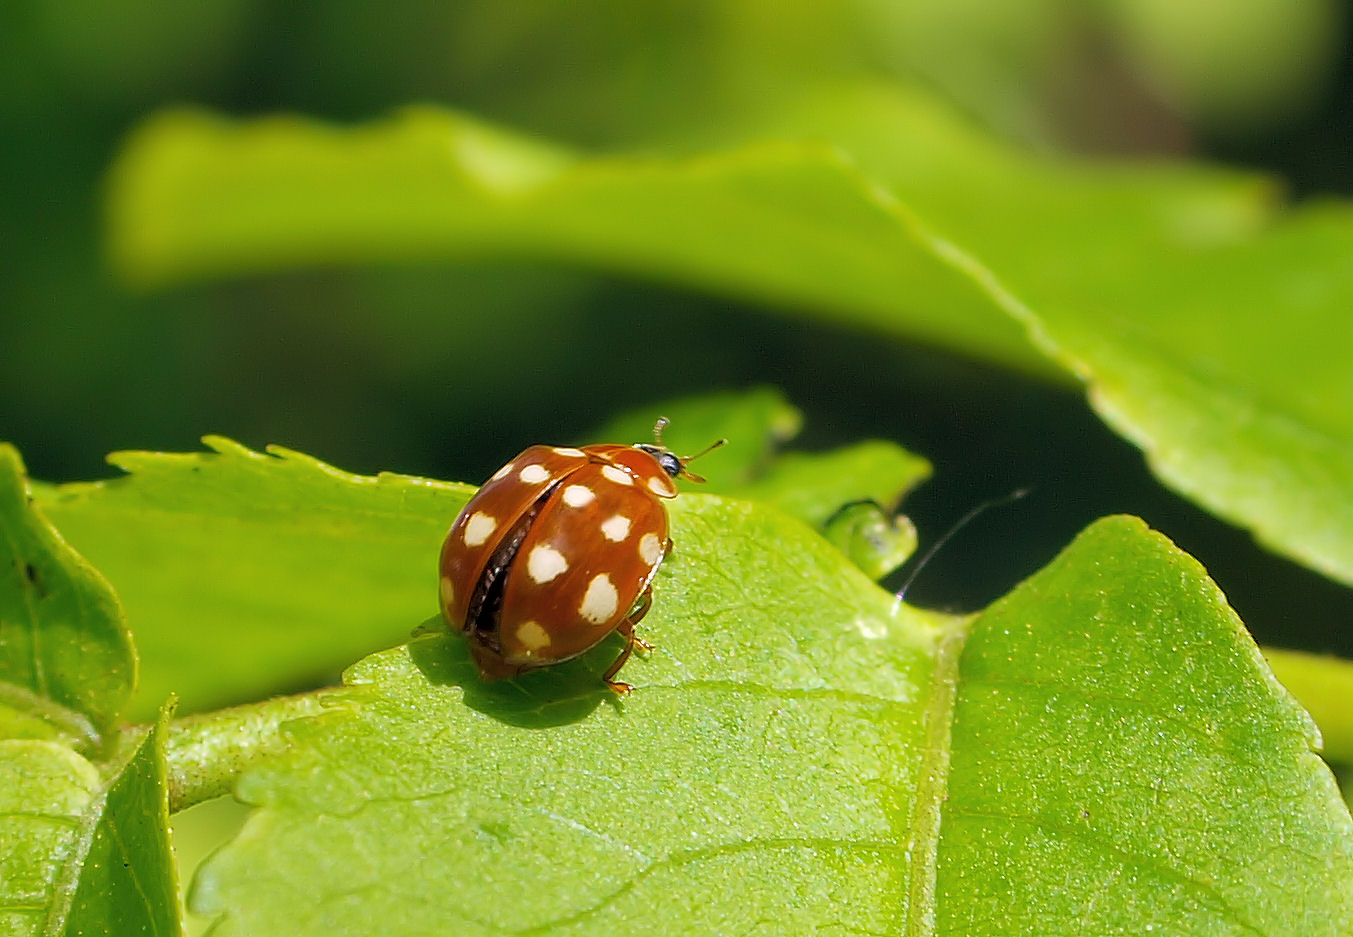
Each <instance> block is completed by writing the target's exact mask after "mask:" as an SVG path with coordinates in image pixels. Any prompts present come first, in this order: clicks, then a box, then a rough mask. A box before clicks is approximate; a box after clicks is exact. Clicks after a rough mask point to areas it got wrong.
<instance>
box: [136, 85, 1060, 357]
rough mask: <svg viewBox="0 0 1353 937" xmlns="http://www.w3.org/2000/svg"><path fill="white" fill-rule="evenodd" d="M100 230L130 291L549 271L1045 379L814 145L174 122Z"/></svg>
mask: <svg viewBox="0 0 1353 937" xmlns="http://www.w3.org/2000/svg"><path fill="white" fill-rule="evenodd" d="M109 226H110V229H109V246H110V251H111V252H112V256H113V260H114V262H115V264H116V265H117V267H118V268H119V269H120V270H121V271H122V272H123V273H124V274H125V275H126V276H127V277H129V278H131V279H132V280H134V281H137V282H141V283H150V284H155V283H163V282H168V281H173V280H178V279H182V278H185V277H198V276H216V275H221V274H232V273H251V272H256V271H259V270H266V269H277V268H282V267H289V266H294V265H298V264H314V263H332V262H335V261H346V262H372V261H408V260H417V259H435V258H447V257H460V258H478V257H484V256H486V255H491V254H494V253H506V254H509V255H512V256H528V257H549V258H553V259H559V260H565V261H569V262H574V263H579V264H583V265H588V266H599V267H605V268H609V269H614V270H620V271H625V272H629V273H635V274H641V275H644V276H649V277H654V278H657V279H659V280H663V281H671V282H677V283H681V284H686V285H695V286H698V287H702V288H706V289H711V290H714V291H717V292H724V293H732V294H734V295H740V296H745V297H748V298H751V299H755V300H757V301H761V302H767V303H773V304H778V305H788V306H790V307H791V308H796V309H807V310H814V309H819V310H828V311H831V312H832V313H834V314H836V315H839V316H840V317H842V318H845V319H847V320H848V321H854V322H865V323H869V324H873V325H876V326H883V325H886V324H887V323H890V322H894V321H897V320H898V317H899V312H901V313H902V314H903V315H904V316H905V319H906V321H907V322H908V329H909V330H910V331H911V332H912V333H913V334H918V335H922V336H926V337H932V338H935V339H936V340H937V341H949V342H953V341H955V340H957V341H958V342H959V343H960V344H961V345H962V346H963V347H966V348H971V349H977V350H978V351H979V353H983V354H987V355H990V356H992V357H996V358H998V359H1002V360H1011V359H1013V360H1015V361H1017V362H1019V363H1020V364H1021V365H1023V366H1025V367H1029V368H1033V369H1041V370H1042V371H1043V372H1045V373H1046V372H1048V371H1049V369H1048V367H1047V365H1046V364H1045V363H1044V362H1043V361H1042V360H1041V359H1040V358H1039V357H1038V356H1037V355H1036V354H1034V353H1032V352H1031V351H1030V350H1029V349H1028V347H1027V344H1026V342H1025V341H1024V338H1023V336H1022V333H1021V330H1020V329H1019V328H1018V326H1016V325H1015V324H1013V323H1011V322H1009V321H1008V320H1007V319H1006V317H1005V316H1004V315H1002V314H1001V313H1000V312H999V310H998V309H997V308H996V307H995V306H993V304H992V303H991V301H990V299H989V298H988V297H986V296H985V295H984V294H983V292H982V290H981V289H980V288H979V287H978V285H977V284H975V283H974V282H973V281H972V280H971V279H970V278H969V277H968V276H967V275H965V274H964V273H961V272H957V271H955V270H954V269H953V268H952V266H951V265H950V264H949V263H948V261H947V260H945V259H943V258H942V257H940V256H938V255H937V252H936V249H935V245H934V244H933V242H932V240H931V238H930V236H929V234H927V232H926V231H925V230H924V229H923V228H922V227H921V226H920V225H919V224H918V222H917V221H916V219H915V218H914V217H913V216H912V215H911V214H910V213H909V212H907V211H906V209H905V208H904V207H902V206H900V205H899V204H898V203H897V201H896V200H895V199H893V198H892V197H891V196H890V195H889V193H888V192H886V191H885V190H883V189H881V188H879V187H877V186H876V185H874V184H873V183H872V181H871V180H869V179H867V178H865V177H863V176H862V175H860V173H859V172H858V171H857V170H856V169H855V167H854V166H853V165H852V162H851V160H850V158H849V157H848V156H847V155H846V154H845V153H843V152H841V151H840V150H839V149H837V148H835V147H833V146H831V145H828V144H825V143H815V142H805V143H797V142H778V141H777V142H769V143H764V144H756V145H751V146H748V147H746V148H744V149H741V150H736V151H732V152H726V153H715V154H710V155H705V156H699V157H692V158H689V159H684V160H670V159H658V158H640V157H615V158H600V159H582V158H581V157H580V156H579V155H577V154H574V153H571V152H568V151H564V150H561V149H559V148H556V147H552V146H549V145H547V144H545V143H543V142H541V141H538V140H535V139H532V138H527V137H524V136H520V135H516V136H514V135H512V134H510V133H509V132H507V131H504V130H500V129H494V128H491V127H488V126H487V125H485V124H484V123H482V122H480V121H476V120H474V119H473V118H470V117H468V116H465V115H461V114H455V113H451V112H446V111H437V110H432V109H430V108H419V109H407V110H404V111H402V112H400V113H399V114H398V115H396V116H394V117H391V118H389V119H387V120H384V121H380V122H377V123H373V124H371V125H369V126H365V127H357V128H351V129H342V128H336V127H331V126H325V125H322V124H319V123H317V122H313V121H305V120H302V119H299V118H282V117H279V118H272V119H269V120H264V121H259V122H257V123H232V122H228V121H225V120H221V119H213V118H211V117H208V116H206V115H204V114H202V113H198V112H185V111H178V112H169V113H165V114H161V115H160V116H159V117H157V118H155V119H154V120H152V121H151V122H149V123H147V124H146V125H145V126H144V127H142V128H141V129H140V130H139V131H138V132H137V134H136V135H135V136H134V137H133V138H132V139H131V140H130V141H129V142H128V144H127V148H126V149H125V151H124V152H123V154H122V155H121V157H120V158H119V160H118V162H117V164H116V166H115V167H114V169H113V173H112V185H111V189H110V196H109ZM956 336H957V339H956V338H955V337H956Z"/></svg>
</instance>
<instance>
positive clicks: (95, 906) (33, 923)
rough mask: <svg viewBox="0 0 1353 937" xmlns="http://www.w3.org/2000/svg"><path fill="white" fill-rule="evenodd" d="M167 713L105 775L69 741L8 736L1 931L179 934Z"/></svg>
mask: <svg viewBox="0 0 1353 937" xmlns="http://www.w3.org/2000/svg"><path fill="white" fill-rule="evenodd" d="M167 719H168V714H167V712H166V713H163V714H162V715H161V719H160V721H159V722H158V723H157V724H156V725H155V726H154V727H152V728H151V730H150V731H149V732H148V733H146V734H145V736H144V737H143V738H142V739H141V740H139V741H137V742H135V743H133V747H132V749H131V750H130V751H129V752H128V755H127V757H126V758H125V760H123V761H121V762H120V763H117V764H114V765H112V766H107V767H106V769H105V770H107V771H108V776H107V777H106V778H104V777H101V774H100V768H99V767H97V766H95V765H94V764H92V763H91V762H89V761H87V760H85V759H84V758H83V757H81V756H80V755H79V754H77V753H75V752H74V751H72V750H70V749H69V748H66V747H65V746H63V745H58V744H55V743H53V742H44V741H35V740H22V741H20V740H13V741H0V842H3V843H4V844H5V848H4V849H3V850H0V931H3V932H4V933H5V934H15V935H20V934H23V935H27V934H32V935H49V934H119V935H120V934H177V933H179V931H180V924H179V905H178V896H177V891H176V888H177V886H176V879H175V870H174V862H173V856H172V854H171V853H170V849H169V826H168V820H169V813H168V807H167V801H166V785H165V771H164V751H163V746H164V731H165V722H166V721H167Z"/></svg>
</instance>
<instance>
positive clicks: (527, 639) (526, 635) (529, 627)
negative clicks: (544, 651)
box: [517, 621, 550, 651]
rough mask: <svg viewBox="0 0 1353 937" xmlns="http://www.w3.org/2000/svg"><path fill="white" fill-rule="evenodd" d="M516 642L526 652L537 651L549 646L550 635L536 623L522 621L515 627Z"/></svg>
mask: <svg viewBox="0 0 1353 937" xmlns="http://www.w3.org/2000/svg"><path fill="white" fill-rule="evenodd" d="M517 640H518V641H520V642H521V645H522V647H524V648H526V649H527V650H528V651H538V650H540V649H541V648H545V647H549V646H550V633H549V632H548V631H546V630H545V629H544V628H542V627H541V626H540V624H539V623H538V622H534V621H524V622H522V623H521V624H520V625H518V626H517Z"/></svg>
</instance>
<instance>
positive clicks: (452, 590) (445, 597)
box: [442, 576, 456, 608]
mask: <svg viewBox="0 0 1353 937" xmlns="http://www.w3.org/2000/svg"><path fill="white" fill-rule="evenodd" d="M454 601H456V584H455V583H453V582H452V581H451V577H450V576H443V577H442V606H443V607H444V608H450V607H451V603H452V602H454Z"/></svg>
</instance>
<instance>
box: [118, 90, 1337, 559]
mask: <svg viewBox="0 0 1353 937" xmlns="http://www.w3.org/2000/svg"><path fill="white" fill-rule="evenodd" d="M702 140H704V141H705V142H706V144H707V145H708V146H710V147H712V148H714V150H715V151H714V152H710V153H707V154H705V155H701V156H693V157H688V158H684V159H666V160H664V159H656V158H642V159H640V158H619V157H607V158H591V159H584V158H582V157H581V156H579V155H577V154H572V153H566V152H564V151H561V150H559V149H557V148H553V147H550V146H548V145H546V144H544V143H541V142H539V141H533V140H528V139H526V138H523V137H513V136H511V135H510V134H508V133H506V132H503V131H493V130H490V129H488V128H486V127H485V126H484V125H483V124H481V123H478V122H475V121H473V120H471V119H469V118H466V117H463V116H458V115H453V114H447V113H439V112H435V111H431V110H426V109H425V110H419V111H407V112H405V113H403V114H402V115H401V116H399V117H395V118H391V119H389V120H387V121H384V122H381V123H376V124H372V125H370V126H368V127H365V128H357V129H351V130H339V129H334V128H326V127H322V126H319V125H316V124H313V123H306V122H302V121H299V120H295V119H288V118H277V119H272V120H269V121H262V122H257V123H254V124H242V125H241V124H228V123H225V122H222V121H213V120H211V119H209V118H206V117H204V116H202V115H200V114H191V113H182V112H180V113H171V114H166V115H162V116H161V117H160V118H158V119H157V120H155V121H153V122H151V123H149V124H148V125H146V127H144V128H143V129H142V130H141V132H140V133H139V134H138V135H137V136H136V137H135V138H133V140H132V141H131V143H130V144H129V145H128V148H127V149H126V151H125V152H124V154H123V156H122V158H121V160H120V161H119V163H118V168H117V170H116V172H115V174H114V186H113V189H112V192H113V197H112V201H111V210H110V218H111V225H112V227H111V230H112V237H111V244H112V248H113V251H114V254H115V256H116V257H117V258H118V259H119V262H120V265H121V267H122V268H123V269H124V270H125V271H126V272H127V273H128V274H129V275H131V276H133V277H136V278H138V279H141V280H143V281H148V282H156V281H163V280H169V279H174V278H179V277H184V276H194V275H204V274H220V273H231V272H247V271H253V270H259V269H266V268H272V267H275V266H278V265H288V264H296V263H313V262H319V261H329V262H332V261H342V260H347V261H373V260H382V259H406V260H407V259H416V258H425V257H433V256H438V257H471V256H480V255H482V254H484V253H486V252H498V253H504V254H509V255H514V256H520V255H526V256H544V257H550V258H554V259H561V260H567V261H573V262H576V263H579V264H582V265H592V266H602V267H605V268H608V269H612V270H619V271H624V272H628V273H635V274H642V275H646V276H649V277H652V278H655V279H659V280H665V281H677V282H681V283H685V284H687V285H690V286H694V287H697V288H702V289H707V290H713V291H717V292H721V293H726V294H732V295H739V296H745V297H751V298H753V299H755V300H757V301H760V302H768V303H775V304H778V305H780V306H781V307H782V308H785V309H787V310H795V311H798V312H805V311H808V312H811V313H812V314H814V315H818V316H823V317H827V318H832V319H838V320H841V321H843V322H847V323H851V324H854V325H868V326H870V327H873V328H877V329H881V330H884V331H887V332H890V333H894V334H898V335H905V336H907V337H910V338H915V339H922V340H926V341H933V342H936V343H940V344H943V345H946V346H948V347H952V348H957V349H960V350H962V351H964V352H965V353H967V354H971V355H974V356H978V357H983V358H987V359H991V360H995V361H999V362H1002V363H1004V364H1006V365H1008V366H1011V367H1016V368H1020V369H1024V370H1029V371H1033V372H1036V373H1040V374H1044V375H1051V374H1054V373H1057V368H1058V367H1059V368H1060V376H1061V378H1062V379H1065V380H1070V379H1079V380H1082V381H1084V382H1085V383H1086V384H1087V385H1088V389H1089V394H1090V399H1091V402H1092V404H1093V405H1094V406H1095V408H1096V409H1097V410H1098V411H1099V412H1100V414H1101V415H1102V416H1103V417H1104V419H1105V420H1106V421H1107V422H1109V423H1110V425H1112V426H1113V427H1114V428H1115V429H1116V430H1117V431H1118V432H1120V433H1121V434H1122V435H1124V436H1125V437H1127V438H1128V439H1130V440H1132V441H1133V442H1135V443H1137V444H1138V445H1140V446H1141V447H1142V448H1143V449H1144V450H1145V451H1146V453H1147V457H1148V459H1149V460H1150V462H1151V464H1152V466H1153V467H1154V469H1155V470H1156V471H1157V472H1158V474H1159V475H1160V476H1161V477H1162V479H1163V480H1164V481H1165V482H1166V483H1168V484H1170V485H1171V486H1172V487H1174V488H1176V489H1177V490H1179V491H1181V492H1182V493H1184V494H1185V495H1187V496H1189V497H1191V498H1193V499H1194V500H1196V501H1197V502H1198V503H1199V504H1201V505H1203V506H1204V507H1206V508H1208V509H1209V510H1211V511H1213V512H1214V513H1216V514H1218V515H1219V516H1221V517H1224V518H1226V519H1228V520H1231V521H1233V522H1235V523H1238V524H1242V525H1244V526H1246V527H1248V528H1250V529H1251V530H1253V531H1254V532H1255V534H1256V536H1257V537H1258V538H1259V539H1260V540H1261V541H1263V542H1264V543H1265V544H1267V545H1269V546H1271V547H1273V548H1274V549H1276V550H1279V551H1281V552H1283V553H1284V554H1286V555H1288V556H1291V557H1293V558H1295V559H1297V560H1299V561H1301V562H1303V563H1306V564H1308V565H1310V566H1311V567H1313V568H1315V569H1317V570H1319V571H1321V572H1323V573H1325V574H1326V575H1329V576H1331V577H1333V578H1335V579H1338V580H1339V581H1341V582H1345V583H1353V501H1351V500H1350V499H1348V498H1347V497H1346V493H1347V491H1348V490H1350V488H1353V407H1350V406H1348V401H1350V400H1353V367H1349V366H1348V363H1349V357H1348V351H1347V349H1349V348H1350V347H1353V319H1350V318H1349V317H1348V316H1347V315H1345V311H1346V310H1347V309H1348V308H1349V306H1350V305H1351V304H1353V265H1350V264H1348V263H1347V262H1346V245H1347V244H1348V243H1349V242H1350V241H1351V240H1353V210H1351V209H1350V208H1349V207H1348V206H1347V205H1345V204H1342V203H1339V204H1333V205H1326V206H1312V207H1308V208H1305V209H1303V210H1301V211H1298V212H1293V213H1291V214H1289V215H1288V216H1286V217H1276V218H1275V216H1274V198H1273V187H1272V185H1271V183H1268V182H1267V181H1265V180H1262V179H1258V178H1255V177H1252V176H1245V175H1241V174H1237V173H1227V172H1222V171H1218V170H1210V169H1205V168H1200V167H1190V166H1186V165H1174V166H1171V165H1150V164H1135V165H1134V164H1097V163H1090V162H1078V161H1070V160H1065V159H1055V158H1046V157H1035V156H1031V155H1029V154H1025V153H1021V152H1018V151H1015V150H1013V149H1011V148H1009V147H1006V146H1003V145H1001V144H999V143H997V142H996V141H994V140H992V139H990V138H988V137H986V136H984V135H983V134H981V133H980V132H978V131H977V130H976V129H975V128H973V127H971V126H968V125H966V124H964V123H963V122H962V121H961V120H959V119H957V118H956V117H955V116H954V115H953V114H952V113H951V112H949V111H948V110H947V109H945V108H944V107H943V106H941V105H939V104H937V103H936V102H935V101H933V100H930V99H928V98H926V97H925V96H924V95H921V94H918V93H915V92H910V91H907V90H905V89H901V88H898V87H895V86H883V85H848V86H846V85H843V86H837V87H829V88H822V89H820V90H818V91H817V92H815V93H813V94H809V95H802V96H800V97H798V98H796V99H794V100H792V101H789V102H783V101H781V102H776V104H775V105H774V106H773V107H768V108H766V109H765V111H764V112H763V113H760V114H742V115H739V120H738V121H737V122H736V123H735V124H730V126H729V127H727V128H725V129H724V131H723V133H722V135H720V134H719V133H718V131H717V130H716V129H714V128H710V127H706V128H704V129H703V134H702ZM768 141H769V142H768ZM1042 356H1046V357H1042Z"/></svg>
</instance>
